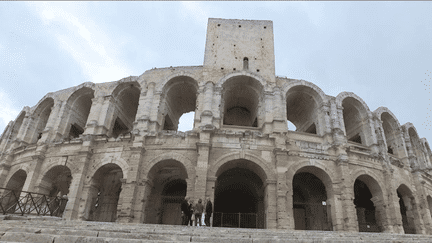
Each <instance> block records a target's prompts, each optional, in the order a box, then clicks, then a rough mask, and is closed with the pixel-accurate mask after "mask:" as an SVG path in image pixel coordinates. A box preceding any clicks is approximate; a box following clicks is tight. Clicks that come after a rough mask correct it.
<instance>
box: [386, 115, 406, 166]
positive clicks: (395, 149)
mask: <svg viewBox="0 0 432 243" xmlns="http://www.w3.org/2000/svg"><path fill="white" fill-rule="evenodd" d="M381 121H382V126H383V129H384V136H385V140H386V144H387V153H388V154H391V155H393V156H396V157H398V158H399V157H401V156H402V155H403V153H404V152H403V149H404V148H403V141H401V138H400V136H399V134H397V131H398V127H399V125H398V123H397V122H396V120H395V119H394V118H393V117H392V116H391V115H390V114H389V113H388V112H383V113H382V114H381Z"/></svg>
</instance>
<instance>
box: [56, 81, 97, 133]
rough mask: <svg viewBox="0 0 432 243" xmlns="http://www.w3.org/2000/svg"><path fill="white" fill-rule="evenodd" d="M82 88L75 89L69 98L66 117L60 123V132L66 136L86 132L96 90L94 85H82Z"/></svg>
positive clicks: (64, 111)
mask: <svg viewBox="0 0 432 243" xmlns="http://www.w3.org/2000/svg"><path fill="white" fill-rule="evenodd" d="M80 86H82V87H81V88H79V89H77V90H75V91H74V92H73V93H72V94H71V95H70V96H69V97H68V99H67V101H66V107H65V109H63V116H64V119H63V121H62V122H61V124H60V127H59V132H60V133H61V134H63V136H64V137H68V138H77V137H78V136H79V135H80V134H83V133H84V129H85V127H86V125H87V119H88V117H89V115H90V109H91V106H92V100H93V98H94V97H95V96H94V93H95V91H94V90H93V88H91V87H87V86H92V85H90V84H89V85H80Z"/></svg>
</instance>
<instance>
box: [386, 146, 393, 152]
mask: <svg viewBox="0 0 432 243" xmlns="http://www.w3.org/2000/svg"><path fill="white" fill-rule="evenodd" d="M387 153H389V154H394V153H393V148H392V147H391V146H388V147H387Z"/></svg>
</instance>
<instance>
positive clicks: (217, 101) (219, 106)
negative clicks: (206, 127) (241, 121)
mask: <svg viewBox="0 0 432 243" xmlns="http://www.w3.org/2000/svg"><path fill="white" fill-rule="evenodd" d="M222 90H223V89H222V87H215V88H214V89H213V96H214V102H213V105H212V112H213V125H214V126H215V127H216V128H217V129H219V128H220V127H221V125H222V124H223V121H222V114H221V111H223V109H224V108H225V107H224V104H223V102H222Z"/></svg>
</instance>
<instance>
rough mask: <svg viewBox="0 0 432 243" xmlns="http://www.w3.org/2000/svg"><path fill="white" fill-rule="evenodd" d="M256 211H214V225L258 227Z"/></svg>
mask: <svg viewBox="0 0 432 243" xmlns="http://www.w3.org/2000/svg"><path fill="white" fill-rule="evenodd" d="M258 225H259V222H258V215H257V214H256V213H223V212H215V213H213V227H231V228H258Z"/></svg>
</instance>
